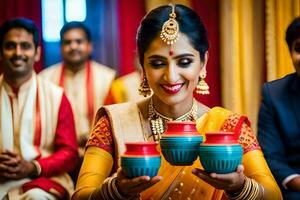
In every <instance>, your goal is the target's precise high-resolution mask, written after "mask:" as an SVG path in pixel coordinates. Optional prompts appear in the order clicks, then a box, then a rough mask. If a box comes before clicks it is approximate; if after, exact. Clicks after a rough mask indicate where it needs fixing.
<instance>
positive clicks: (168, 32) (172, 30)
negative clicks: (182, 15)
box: [160, 4, 179, 45]
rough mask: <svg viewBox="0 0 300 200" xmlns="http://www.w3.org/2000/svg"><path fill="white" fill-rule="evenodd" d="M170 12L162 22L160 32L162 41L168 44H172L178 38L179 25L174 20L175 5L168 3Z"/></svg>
mask: <svg viewBox="0 0 300 200" xmlns="http://www.w3.org/2000/svg"><path fill="white" fill-rule="evenodd" d="M170 6H171V7H172V12H171V13H170V14H169V19H168V20H167V21H166V22H165V23H164V24H163V26H162V30H161V33H160V38H161V39H162V41H164V42H166V43H167V44H168V45H172V44H174V43H175V42H176V41H177V40H178V38H179V25H178V22H177V21H176V13H175V5H173V4H170Z"/></svg>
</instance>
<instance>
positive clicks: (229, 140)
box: [203, 131, 238, 144]
mask: <svg viewBox="0 0 300 200" xmlns="http://www.w3.org/2000/svg"><path fill="white" fill-rule="evenodd" d="M205 137H206V140H205V142H204V143H203V144H238V136H237V135H236V134H235V133H234V132H225V131H216V132H207V133H205Z"/></svg>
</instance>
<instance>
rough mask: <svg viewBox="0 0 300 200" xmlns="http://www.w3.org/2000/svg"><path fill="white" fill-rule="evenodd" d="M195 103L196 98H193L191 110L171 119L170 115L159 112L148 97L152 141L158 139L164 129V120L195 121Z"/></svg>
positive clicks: (196, 111) (196, 110)
mask: <svg viewBox="0 0 300 200" xmlns="http://www.w3.org/2000/svg"><path fill="white" fill-rule="evenodd" d="M197 114H198V109H197V103H196V100H195V99H193V105H192V108H191V110H189V111H188V112H187V113H185V114H183V115H182V116H180V117H178V118H176V119H172V118H170V117H166V116H164V115H162V114H161V113H159V112H158V111H157V110H156V109H155V108H154V106H153V99H152V98H151V99H150V103H149V118H148V120H149V121H150V125H151V130H152V134H153V137H154V141H159V139H160V138H161V135H162V134H163V133H164V132H165V130H166V122H168V121H196V120H197Z"/></svg>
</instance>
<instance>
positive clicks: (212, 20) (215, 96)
mask: <svg viewBox="0 0 300 200" xmlns="http://www.w3.org/2000/svg"><path fill="white" fill-rule="evenodd" d="M192 2H193V4H192V5H193V9H194V10H195V11H196V12H197V13H198V15H199V16H200V17H201V19H202V20H203V22H204V24H205V27H206V29H207V32H208V39H209V44H210V47H209V50H208V51H209V59H208V64H207V67H206V68H207V77H206V82H207V83H208V85H209V87H210V94H209V95H195V96H196V99H198V100H199V101H201V102H202V103H204V104H205V105H208V106H210V107H212V106H220V105H221V83H220V52H219V46H220V42H219V1H218V0H193V1H192Z"/></svg>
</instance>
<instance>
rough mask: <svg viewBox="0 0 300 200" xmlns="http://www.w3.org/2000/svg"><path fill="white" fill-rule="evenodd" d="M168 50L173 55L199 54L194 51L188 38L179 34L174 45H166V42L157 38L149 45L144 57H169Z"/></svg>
mask: <svg viewBox="0 0 300 200" xmlns="http://www.w3.org/2000/svg"><path fill="white" fill-rule="evenodd" d="M170 50H172V51H173V54H174V55H176V54H184V53H192V54H199V52H198V51H197V50H196V49H194V47H193V46H192V44H191V43H190V41H189V39H188V37H187V36H186V35H185V34H183V33H180V35H179V39H178V41H177V42H176V43H175V44H172V45H168V44H167V43H166V42H164V41H162V39H161V38H160V37H159V36H158V37H156V38H155V39H154V40H153V41H152V42H151V43H150V45H149V48H148V49H147V51H146V52H145V56H151V55H164V56H166V55H169V54H170Z"/></svg>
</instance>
